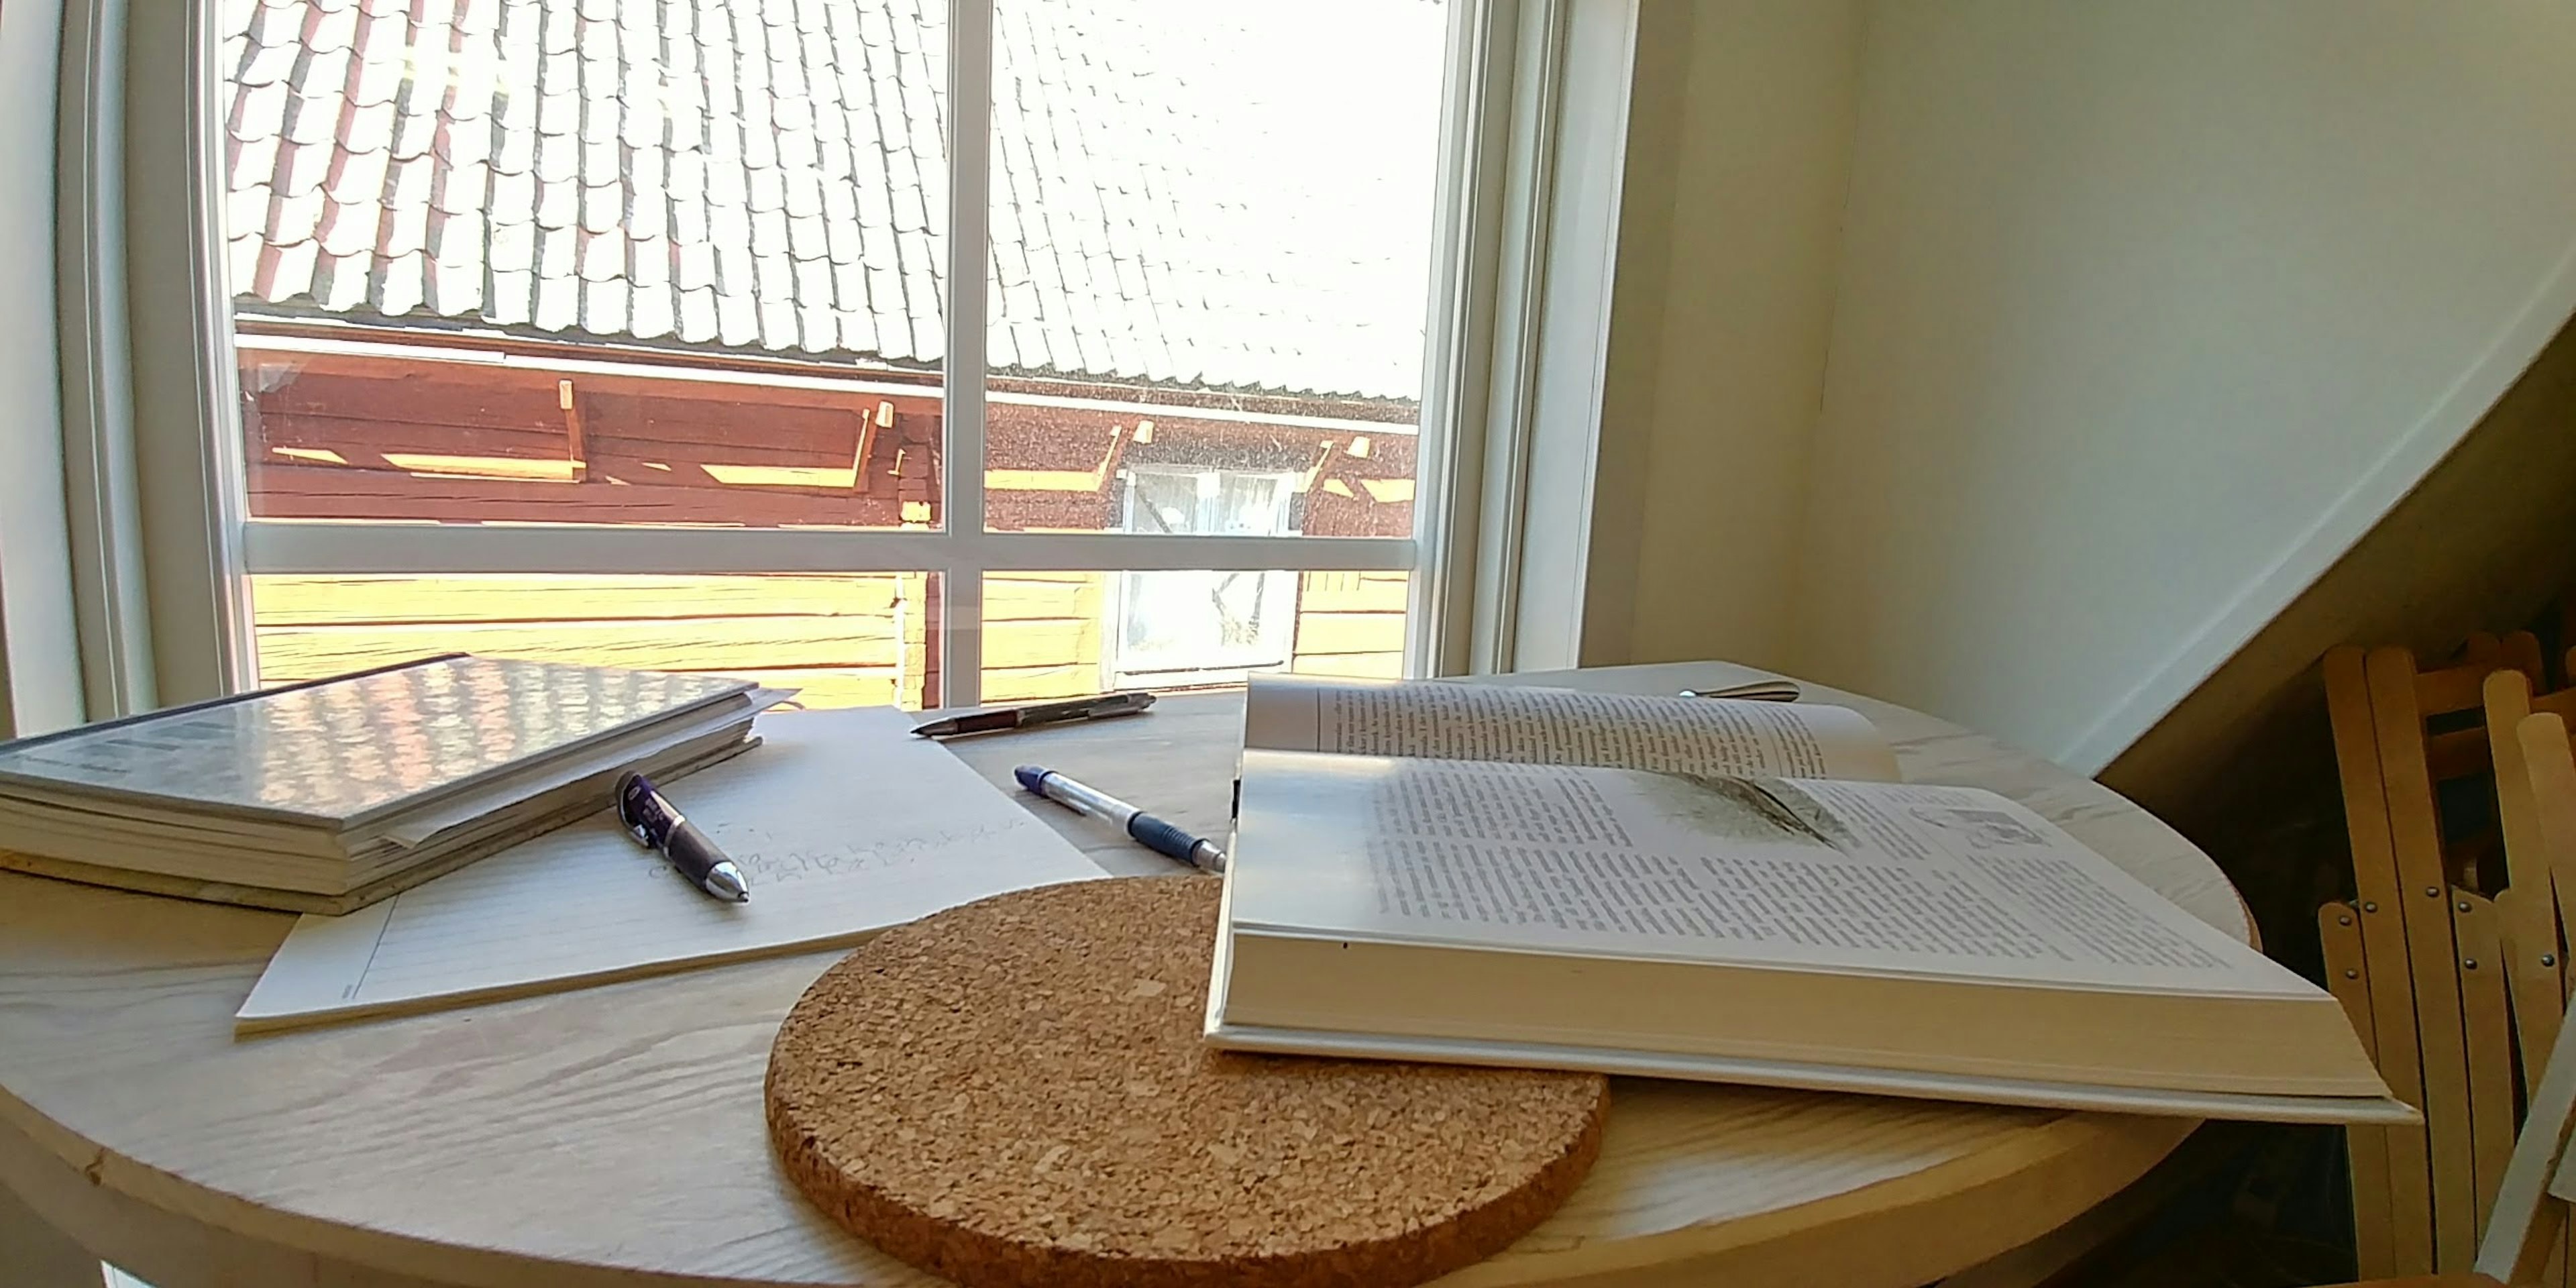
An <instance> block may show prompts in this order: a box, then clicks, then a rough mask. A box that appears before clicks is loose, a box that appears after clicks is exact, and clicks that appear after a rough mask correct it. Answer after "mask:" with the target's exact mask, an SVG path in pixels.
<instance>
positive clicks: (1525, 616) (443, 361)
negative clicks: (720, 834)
mask: <svg viewBox="0 0 2576 1288" xmlns="http://www.w3.org/2000/svg"><path fill="white" fill-rule="evenodd" d="M1019 3H1020V0H411V2H410V3H407V4H404V5H398V6H388V5H380V4H375V3H372V2H371V0H216V2H215V3H212V4H207V5H126V4H122V3H119V2H118V0H64V4H63V16H64V26H63V41H62V50H61V52H62V55H63V56H62V60H61V64H60V65H61V68H62V71H63V73H64V79H63V81H62V83H61V85H60V87H59V88H60V93H59V95H58V96H55V95H51V94H49V95H47V96H46V97H47V98H48V99H49V101H58V102H59V104H60V110H61V112H62V120H61V122H60V126H61V128H60V132H59V136H58V137H59V138H60V140H61V148H60V153H59V168H58V176H57V178H58V184H57V187H58V193H57V196H58V199H59V201H60V202H61V203H62V217H61V218H60V219H59V220H58V221H56V223H55V225H54V228H55V232H56V236H57V237H58V238H59V239H60V241H61V243H62V246H61V250H62V254H61V258H60V263H61V265H62V268H63V272H62V273H61V275H60V277H59V280H58V286H59V288H60V290H59V299H60V305H61V311H60V317H59V323H60V326H61V328H62V332H61V333H62V337H63V343H62V344H61V346H60V349H59V356H60V363H61V367H60V380H59V382H58V384H59V388H60V390H61V393H62V397H63V428H64V433H63V436H62V442H61V449H62V452H63V459H64V468H65V472H66V474H67V477H68V479H69V483H70V486H68V487H67V488H66V489H65V499H66V502H67V504H66V506H65V512H64V514H63V515H62V516H61V517H60V520H59V522H55V523H52V524H51V525H50V527H49V528H48V530H47V531H41V532H34V533H28V532H18V535H19V536H20V538H21V539H20V540H19V541H18V543H17V545H16V549H17V551H18V554H17V556H16V561H17V562H28V561H30V560H33V561H34V564H35V567H36V573H35V577H36V580H35V581H29V580H28V579H27V578H16V579H14V580H15V581H17V582H20V583H24V584H26V585H35V584H38V582H41V581H42V579H43V577H44V576H45V575H46V566H47V565H46V560H47V559H48V558H49V557H53V558H60V559H63V560H67V562H68V564H69V567H70V572H71V583H70V596H69V598H70V601H71V602H70V603H69V604H67V605H60V606H58V607H59V608H60V609H61V613H60V616H61V617H62V618H63V624H64V626H65V630H64V631H63V632H61V634H62V635H63V636H64V638H63V640H62V641H61V646H60V647H46V646H45V645H47V641H48V640H50V638H51V637H47V639H44V640H38V639H33V637H32V636H31V635H30V633H28V632H13V633H12V636H11V638H10V640H9V641H8V642H7V653H8V657H7V662H8V665H9V668H10V679H11V682H12V685H13V686H15V687H16V688H17V689H18V690H19V691H22V692H33V691H42V692H51V693H70V694H79V695H81V696H80V701H79V703H78V705H77V706H67V707H66V709H65V710H64V711H63V712H62V713H60V715H59V716H47V717H44V719H45V720H46V721H47V722H51V721H53V720H57V719H68V718H77V717H78V715H79V714H80V708H83V707H85V708H86V712H87V714H88V716H90V717H91V718H100V717H105V716H110V715H115V714H119V713H124V712H130V711H135V710H141V709H146V708H149V707H151V706H154V705H157V704H161V703H167V702H174V701H184V700H191V699H198V698H205V697H211V696H215V695H216V694H219V693H222V692H225V691H227V690H230V689H234V688H238V687H241V686H243V685H247V684H250V683H253V682H254V680H255V679H256V678H257V677H258V674H259V672H260V670H261V668H262V666H263V665H266V667H267V669H268V672H269V674H271V675H272V676H283V675H287V674H292V673H294V671H295V669H296V668H299V667H304V666H311V665H319V664H320V662H319V659H322V658H326V657H342V658H358V657H364V656H383V655H388V654H390V653H393V652H396V651H402V652H408V651H413V650H416V649H418V648H421V647H442V646H453V645H458V644H462V645H465V646H474V647H492V648H498V647H503V646H505V645H506V646H507V647H510V648H526V649H537V648H540V647H542V648H545V649H576V650H588V649H592V648H593V647H594V646H597V647H598V648H602V649H605V648H608V647H609V644H608V642H610V641H613V642H614V649H613V655H614V656H616V657H618V658H619V659H621V660H625V661H628V662H632V663H638V664H644V665H664V666H677V667H688V668H697V669H706V668H719V667H721V668H725V669H733V670H745V669H749V670H762V671H766V670H771V669H775V668H784V669H787V670H793V671H796V672H798V673H799V674H801V675H802V676H804V677H806V678H808V679H810V680H812V681H813V682H814V683H813V685H812V686H810V687H816V688H820V687H831V688H833V689H835V690H836V691H837V692H839V693H841V694H844V695H848V696H847V697H846V700H850V701H863V700H864V701H873V700H875V697H873V696H870V692H871V686H874V690H875V692H876V693H877V694H878V695H879V696H899V697H901V698H903V699H904V700H906V701H925V702H926V701H945V702H949V703H963V702H966V701H970V700H973V699H975V698H977V697H979V696H983V695H992V696H997V697H998V696H1002V695H1005V694H1010V695H1013V696H1017V695H1018V694H1019V692H1020V689H1021V688H1023V687H1024V688H1027V689H1030V690H1032V691H1034V690H1036V689H1039V688H1044V687H1046V686H1061V687H1060V688H1059V689H1057V690H1055V691H1069V690H1070V688H1071V687H1073V686H1076V685H1091V686H1096V685H1097V684H1099V683H1100V682H1102V679H1103V676H1104V672H1106V673H1107V674H1111V675H1114V674H1116V673H1117V672H1118V670H1119V668H1120V667H1121V666H1122V663H1120V662H1119V660H1118V657H1117V653H1118V650H1119V649H1120V648H1121V643H1120V641H1121V640H1122V639H1123V638H1124V637H1125V636H1126V635H1127V634H1128V632H1127V629H1126V628H1127V626H1128V622H1127V621H1126V615H1125V613H1124V610H1123V607H1122V605H1123V604H1124V602H1125V600H1126V598H1127V597H1126V596H1125V595H1124V578H1125V577H1126V576H1127V575H1129V574H1141V573H1161V572H1201V573H1206V572H1250V573H1268V572H1277V573H1281V574H1293V575H1294V578H1295V582H1296V592H1295V593H1296V613H1295V614H1294V626H1293V628H1292V630H1291V633H1290V639H1289V651H1288V659H1289V660H1288V662H1287V663H1286V665H1288V666H1290V667H1291V668H1296V669H1317V668H1336V669H1345V670H1349V671H1352V672H1356V673H1363V674H1391V673H1396V672H1399V671H1402V672H1408V673H1425V672H1431V673H1442V674H1448V673H1456V672H1462V671H1488V670H1507V669H1515V668H1522V667H1547V666H1562V665H1569V664H1571V663H1572V661H1573V660H1574V657H1575V656H1576V650H1577V648H1578V646H1581V647H1583V648H1585V649H1589V648H1590V643H1589V641H1590V635H1589V633H1588V632H1589V628H1588V627H1587V626H1586V622H1587V619H1588V615H1589V614H1591V613H1592V611H1593V610H1595V609H1596V608H1597V609H1599V610H1601V611H1600V614H1599V615H1600V617H1601V620H1602V621H1603V622H1604V623H1606V624H1607V625H1605V627H1604V630H1605V631H1606V630H1609V629H1610V628H1611V627H1616V626H1618V625H1620V624H1621V623H1623V622H1624V620H1625V619H1624V617H1623V616H1622V615H1621V609H1620V606H1619V594H1620V591H1619V588H1618V586H1617V585H1615V584H1612V585H1608V586H1607V588H1606V589H1605V590H1604V591H1603V592H1602V593H1601V594H1599V595H1598V596H1596V595H1595V594H1594V592H1593V591H1592V590H1591V589H1590V588H1589V587H1587V583H1586V575H1587V570H1588V569H1589V567H1590V565H1591V561H1592V555H1591V553H1590V552H1591V551H1593V549H1594V545H1595V543H1594V541H1593V539H1592V536H1593V534H1592V532H1591V528H1592V526H1593V524H1594V522H1595V519H1594V517H1593V516H1595V515H1596V514H1599V515H1604V516H1608V521H1609V524H1610V528H1611V535H1612V536H1613V537H1614V538H1615V537H1616V536H1617V534H1618V532H1619V531H1621V530H1622V529H1621V526H1620V525H1621V524H1622V523H1630V524H1631V525H1632V522H1633V507H1630V506H1626V505H1624V504H1623V498H1624V497H1625V495H1626V494H1625V493H1624V492H1620V484H1619V483H1618V480H1619V479H1621V478H1625V477H1626V475H1625V474H1624V473H1621V472H1620V471H1617V470H1610V471H1606V472H1605V471H1604V470H1602V469H1596V468H1595V462H1596V460H1597V459H1599V458H1600V457H1601V444H1602V440H1603V438H1604V426H1603V417H1602V391H1603V389H1604V388H1605V387H1607V386H1605V383H1604V381H1605V369H1606V364H1607V348H1608V343H1609V327H1608V322H1609V304H1610V288H1611V285H1612V272H1611V269H1612V266H1613V264H1614V262H1615V256H1614V252H1615V250H1616V245H1617V231H1618V227H1619V221H1620V216H1619V208H1620V190H1621V178H1622V175H1623V173H1624V169H1625V167H1626V162H1625V160H1624V159H1623V158H1624V149H1625V144H1626V132H1627V115H1628V110H1629V87H1630V83H1631V80H1632V77H1633V74H1634V72H1635V70H1636V67H1637V63H1636V61H1635V51H1637V50H1638V48H1639V45H1638V41H1639V33H1638V32H1637V30H1636V18H1637V14H1638V12H1639V11H1638V10H1637V9H1636V8H1635V7H1634V6H1633V5H1632V4H1629V3H1626V2H1625V0H1328V2H1325V3H1316V4H1292V3H1288V2H1287V0H1247V2H1246V3H1243V4H1229V5H1223V6H1216V5H1208V6H1200V5H1194V4H1190V3H1187V2H1186V0H1079V2H1069V3H1063V4H1028V5H1026V6H1025V7H1015V6H1016V5H1018V4H1019ZM1226 23H1233V24H1235V25H1234V26H1232V27H1230V28H1229V27H1225V26H1224V25H1223V24H1226ZM1212 114H1213V115H1212ZM43 133H44V135H45V137H47V138H54V137H57V136H56V134H55V133H54V132H53V131H51V130H47V131H44V132H43ZM863 145H864V146H863ZM1426 158H1427V159H1426ZM978 285H980V286H981V288H982V289H980V290H978V289H974V288H975V287H977V286H978ZM129 287H130V292H129ZM1426 288H1427V289H1426ZM952 460H954V461H957V462H961V463H966V462H971V463H975V464H977V465H979V466H980V467H981V469H980V473H979V472H978V470H977V469H972V468H964V467H963V466H962V465H961V467H960V468H957V469H951V468H949V463H950V461H952ZM1156 470H1165V471H1179V472H1183V473H1199V472H1205V471H1210V470H1213V471H1219V472H1234V473H1240V474H1250V475H1265V474H1268V475H1289V476H1293V477H1294V478H1295V479H1296V480H1297V483H1296V484H1292V488H1296V487H1299V486H1301V485H1302V490H1299V491H1296V493H1295V499H1294V500H1293V501H1292V503H1291V505H1292V510H1291V513H1292V515H1293V517H1294V520H1295V528H1294V533H1295V534H1294V535H1274V536H1259V535H1249V534H1245V535H1232V536H1227V535H1214V534H1191V533H1182V534H1172V533H1148V532H1131V531H1127V530H1125V529H1126V520H1125V515H1126V513H1127V510H1126V506H1127V498H1128V491H1129V486H1130V484H1129V480H1131V479H1132V478H1133V477H1135V475H1136V474H1137V473H1139V472H1140V471H1141V472H1152V471H1156ZM1605 486H1606V487H1609V488H1610V490H1611V491H1613V492H1614V493H1619V495H1618V496H1614V497H1612V498H1610V499H1608V501H1607V502H1606V503H1605V504H1604V505H1601V506H1598V507H1596V506H1595V505H1594V504H1593V494H1594V492H1595V490H1596V488H1600V487H1605ZM22 508H24V507H22ZM14 513H15V512H13V514H14ZM1623 515H1624V516H1627V517H1626V518H1625V519H1623V518H1622V517H1621V516H1623ZM16 517H17V519H19V520H22V521H23V520H29V519H31V518H42V517H43V516H38V515H32V514H30V515H17V516H16ZM28 526H30V525H29V524H28V523H27V522H19V523H18V524H17V525H16V528H13V531H16V530H17V529H22V528H26V527H28ZM35 526H38V527H46V526H47V525H44V524H37V525H35ZM1602 548H1603V549H1616V548H1618V542H1617V541H1616V540H1612V541H1611V542H1610V543H1609V544H1608V545H1606V546H1603V547H1602ZM49 552H51V553H50V555H49ZM1058 572H1062V573H1067V574H1068V575H1078V576H1079V577H1080V578H1082V579H1083V580H1082V583H1081V584H1082V585H1085V586H1092V585H1096V586H1097V587H1098V588H1099V589H1098V591H1097V593H1092V592H1090V591H1084V592H1083V593H1081V594H1068V593H1067V592H1063V591H1060V590H1047V589H1043V588H1041V586H1040V583H1043V582H1045V581H1047V580H1048V576H1047V574H1050V573H1058ZM835 581H838V582H846V583H847V585H846V586H840V587H837V588H831V587H826V586H825V585H824V584H823V583H826V582H835ZM1613 581H1614V582H1615V581H1616V579H1615V578H1614V579H1613ZM1262 584H1263V585H1264V586H1267V585H1269V584H1271V580H1270V579H1262ZM582 586H588V587H589V588H590V589H591V590H592V591H593V592H595V593H592V594H590V595H589V596H588V597H587V598H580V597H575V596H572V595H570V594H569V592H570V591H571V590H573V589H576V588H579V587H582ZM362 589H363V592H364V593H361V590H362ZM773 591H774V592H777V594H776V596H775V597H774V598H766V599H765V598H762V596H763V595H764V594H766V593H767V592H773ZM844 592H846V593H844ZM1273 593H1276V592H1273ZM334 596H338V597H341V598H342V599H344V600H345V602H343V603H341V604H339V605H338V606H337V607H336V608H329V609H328V611H326V608H328V601H329V600H330V599H331V597H334ZM1200 598H1201V599H1204V598H1205V597H1204V596H1201V597H1200ZM1239 598H1240V597H1239V596H1238V600H1239ZM1256 598H1257V597H1256ZM1596 598H1597V599H1598V600H1599V603H1598V604H1596V603H1595V600H1596ZM876 600H883V601H884V612H883V613H879V612H878V611H877V610H874V609H867V608H855V609H854V608H851V607H850V605H853V604H861V605H863V604H867V603H870V602H874V601H876ZM897 604H900V606H901V613H900V616H901V619H902V621H903V622H904V629H905V631H906V632H910V633H911V634H906V635H902V636H898V635H896V634H894V633H893V629H894V628H893V626H892V624H891V623H892V620H893V618H894V617H895V616H896V613H895V611H894V609H895V606H896V605H897ZM1066 611H1078V612H1080V613H1082V614H1084V615H1085V616H1083V617H1082V618H1081V619H1080V620H1073V619H1068V618H1064V617H1061V616H1056V614H1060V613H1063V612H1066ZM1210 611H1214V609H1213V607H1212V608H1211V610H1210ZM567 612H577V613H579V614H585V615H581V616H576V617H572V618H569V619H567V618H566V617H564V616H563V615H562V614H564V613H567ZM530 614H535V616H530ZM877 617H882V618H884V619H885V624H883V625H876V624H871V619H872V618H877ZM75 619H76V620H75ZM1275 620H1276V618H1275V615H1273V614H1270V613H1267V612H1265V613H1263V614H1262V621H1263V622H1264V627H1263V630H1264V631H1274V630H1276V629H1278V628H1277V627H1276V626H1274V625H1270V623H1272V622H1274V621H1275ZM567 623H569V625H572V626H578V627H579V628H580V629H578V630H558V629H554V628H556V627H561V626H565V625H567ZM1138 625H1139V630H1138V632H1137V634H1138V636H1139V638H1140V642H1141V641H1142V640H1144V639H1150V638H1153V637H1155V636H1157V635H1159V636H1161V637H1163V638H1165V639H1170V638H1174V637H1176V636H1180V635H1186V634H1187V633H1188V632H1185V631H1180V630H1178V629H1176V628H1172V627H1168V626H1166V625H1164V624H1163V623H1161V622H1160V621H1158V620H1157V619H1155V618H1154V617H1153V615H1152V614H1151V613H1150V612H1149V613H1148V614H1147V616H1146V618H1145V620H1144V621H1142V622H1140V623H1139V624H1138ZM550 631H551V633H549V632H550ZM772 633H778V635H779V638H780V639H782V640H786V641H793V642H794V643H795V647H794V648H788V647H785V646H784V645H783V644H782V645H780V646H779V647H773V648H768V649H765V650H762V651H757V652H746V651H745V649H747V648H748V645H747V644H746V645H742V646H739V647H737V646H735V645H725V644H724V641H728V640H732V641H749V640H760V639H764V638H767V637H768V636H769V635H770V634H772ZM1197 633H1198V635H1199V636H1201V637H1202V638H1216V639H1220V640H1221V639H1223V638H1225V635H1226V628H1223V627H1220V626H1202V627H1201V628H1199V630H1198V632H1197ZM1233 633H1234V635H1236V636H1237V637H1240V636H1241V635H1242V634H1243V631H1242V630H1241V629H1240V627H1237V628H1236V629H1234V631H1233ZM913 634H917V635H918V636H919V637H920V639H921V653H922V657H921V659H920V660H919V661H918V663H917V664H915V663H914V662H913V660H912V652H913V648H912V644H911V639H912V635H913ZM1605 638H1606V637H1605ZM1049 640H1052V642H1048V641H1049ZM718 645H723V647H722V648H718V647H716V646H718ZM1033 649H1034V650H1038V651H1036V652H1032V650H1033ZM1068 650H1070V651H1068ZM1262 652H1263V653H1264V656H1265V658H1267V657H1275V656H1276V655H1277V650H1276V648H1275V647H1268V646H1265V647H1264V649H1263V650H1262ZM583 655H598V654H594V653H587V652H586V653H584V654H583ZM896 657H901V658H903V659H904V662H903V663H902V664H901V665H897V664H895V663H893V662H891V661H889V660H888V659H892V658H896ZM786 659H795V660H793V661H792V662H791V661H789V660H786ZM1218 660H1224V659H1218ZM1185 663H1187V666H1186V670H1187V671H1190V672H1198V671H1203V670H1204V669H1205V668H1203V667H1201V666H1199V665H1198V664H1197V660H1194V659H1185ZM1138 669H1139V670H1140V672H1141V671H1142V670H1144V669H1145V668H1144V667H1140V668H1138ZM1223 669H1231V668H1223ZM1179 673H1181V672H1178V671H1176V672H1172V674H1179ZM780 678H789V677H785V676H782V677H780Z"/></svg>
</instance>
